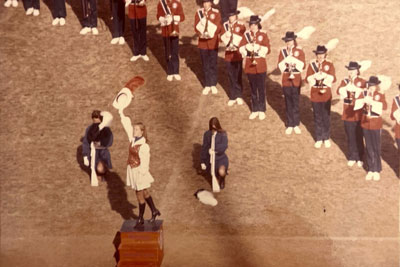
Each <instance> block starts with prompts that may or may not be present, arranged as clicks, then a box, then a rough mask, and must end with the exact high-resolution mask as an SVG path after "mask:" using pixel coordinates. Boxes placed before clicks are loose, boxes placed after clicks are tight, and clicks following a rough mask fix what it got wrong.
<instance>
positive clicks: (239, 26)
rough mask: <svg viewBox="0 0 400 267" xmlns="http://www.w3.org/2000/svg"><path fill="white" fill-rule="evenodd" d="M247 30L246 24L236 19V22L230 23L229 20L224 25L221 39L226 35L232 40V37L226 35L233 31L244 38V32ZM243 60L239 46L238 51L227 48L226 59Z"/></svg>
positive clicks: (230, 60) (229, 60)
mask: <svg viewBox="0 0 400 267" xmlns="http://www.w3.org/2000/svg"><path fill="white" fill-rule="evenodd" d="M245 31H246V26H244V24H243V23H242V22H240V21H235V22H234V23H232V24H229V21H227V22H225V23H224V24H223V25H222V32H221V39H223V38H224V37H225V38H227V39H228V40H231V38H228V37H226V35H227V33H231V34H232V32H233V34H235V36H240V37H242V38H243V34H244V32H245ZM232 38H233V37H232ZM231 42H232V41H231ZM239 44H240V42H239ZM242 60H243V58H242V55H241V54H240V52H239V47H238V48H237V50H236V51H229V50H225V61H228V62H232V61H242Z"/></svg>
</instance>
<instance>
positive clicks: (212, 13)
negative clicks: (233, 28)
mask: <svg viewBox="0 0 400 267" xmlns="http://www.w3.org/2000/svg"><path fill="white" fill-rule="evenodd" d="M200 13H201V14H203V15H205V16H206V18H207V19H208V20H209V21H211V22H212V23H213V24H215V25H216V26H217V30H216V32H215V34H214V37H213V38H211V39H203V38H199V43H198V47H199V48H200V49H208V50H214V49H218V43H219V37H218V35H219V34H220V32H221V14H220V13H219V11H218V9H215V8H210V9H209V10H208V11H206V12H204V8H200V9H199V10H197V12H196V14H195V15H194V30H195V31H196V33H197V35H198V36H201V34H202V33H201V32H199V31H198V30H197V29H196V26H197V24H198V23H199V22H200Z"/></svg>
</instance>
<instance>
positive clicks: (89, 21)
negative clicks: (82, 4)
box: [81, 0, 97, 28]
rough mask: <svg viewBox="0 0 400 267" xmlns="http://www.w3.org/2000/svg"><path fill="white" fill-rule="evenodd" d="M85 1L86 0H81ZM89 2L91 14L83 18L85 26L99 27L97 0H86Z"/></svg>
mask: <svg viewBox="0 0 400 267" xmlns="http://www.w3.org/2000/svg"><path fill="white" fill-rule="evenodd" d="M81 1H85V0H81ZM86 1H88V2H89V12H88V13H89V16H87V17H84V18H83V23H82V24H83V27H89V28H96V27H97V0H86Z"/></svg>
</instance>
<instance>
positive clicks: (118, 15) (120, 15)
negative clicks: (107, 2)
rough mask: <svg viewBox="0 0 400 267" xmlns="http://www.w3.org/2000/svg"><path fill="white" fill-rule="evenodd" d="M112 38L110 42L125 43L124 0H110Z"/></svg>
mask: <svg viewBox="0 0 400 267" xmlns="http://www.w3.org/2000/svg"><path fill="white" fill-rule="evenodd" d="M111 10H112V24H113V25H112V39H111V42H110V43H111V44H120V45H123V44H125V38H124V31H125V1H124V0H111Z"/></svg>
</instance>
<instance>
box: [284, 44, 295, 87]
mask: <svg viewBox="0 0 400 267" xmlns="http://www.w3.org/2000/svg"><path fill="white" fill-rule="evenodd" d="M292 49H293V48H292V47H290V48H289V49H288V50H289V55H292ZM286 67H287V68H288V70H289V79H290V80H294V78H295V77H294V70H295V69H296V63H287V64H286Z"/></svg>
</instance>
